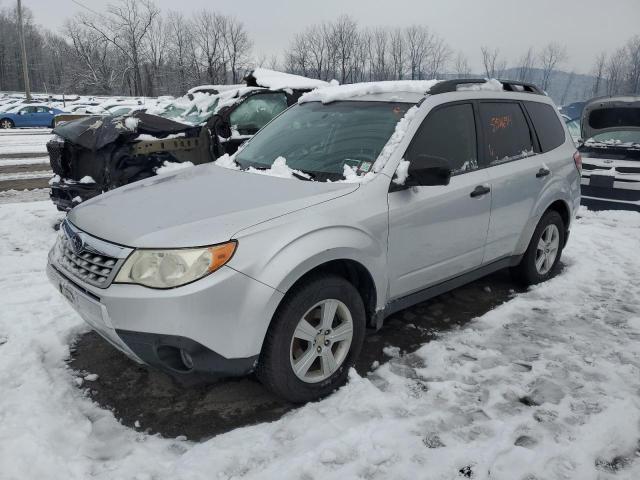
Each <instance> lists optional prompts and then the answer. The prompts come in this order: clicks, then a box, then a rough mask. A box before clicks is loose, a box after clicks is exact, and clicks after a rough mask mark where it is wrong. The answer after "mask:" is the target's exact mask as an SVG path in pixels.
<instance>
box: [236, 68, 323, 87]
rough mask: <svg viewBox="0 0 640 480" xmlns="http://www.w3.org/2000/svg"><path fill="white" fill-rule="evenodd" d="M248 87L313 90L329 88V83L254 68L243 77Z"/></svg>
mask: <svg viewBox="0 0 640 480" xmlns="http://www.w3.org/2000/svg"><path fill="white" fill-rule="evenodd" d="M245 81H246V82H247V85H248V86H254V87H265V88H268V89H270V90H285V89H294V90H296V89H297V90H313V89H314V88H322V87H327V86H329V85H330V84H329V82H325V81H323V80H317V79H315V78H308V77H303V76H300V75H293V74H291V73H283V72H276V71H275V70H268V69H266V68H256V69H255V70H253V71H252V72H251V73H249V74H248V75H247V76H246V77H245Z"/></svg>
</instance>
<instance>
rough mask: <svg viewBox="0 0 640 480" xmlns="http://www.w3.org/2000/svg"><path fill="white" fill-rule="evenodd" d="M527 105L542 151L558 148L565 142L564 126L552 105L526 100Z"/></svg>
mask: <svg viewBox="0 0 640 480" xmlns="http://www.w3.org/2000/svg"><path fill="white" fill-rule="evenodd" d="M525 107H526V109H527V112H529V116H530V117H531V121H532V122H533V128H535V129H536V133H537V134H538V140H540V147H541V148H542V153H545V152H548V151H550V150H553V149H554V148H558V147H559V146H560V145H562V144H563V143H564V128H562V124H561V123H560V120H559V119H558V115H557V114H556V111H555V109H554V108H553V107H552V106H551V105H547V104H546V103H538V102H525Z"/></svg>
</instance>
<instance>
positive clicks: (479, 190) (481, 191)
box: [469, 185, 491, 198]
mask: <svg viewBox="0 0 640 480" xmlns="http://www.w3.org/2000/svg"><path fill="white" fill-rule="evenodd" d="M490 191H491V189H490V188H489V187H487V186H486V185H478V186H477V187H476V188H475V189H474V190H473V192H471V193H470V194H469V196H470V197H471V198H475V197H481V196H482V195H486V194H487V193H489V192H490Z"/></svg>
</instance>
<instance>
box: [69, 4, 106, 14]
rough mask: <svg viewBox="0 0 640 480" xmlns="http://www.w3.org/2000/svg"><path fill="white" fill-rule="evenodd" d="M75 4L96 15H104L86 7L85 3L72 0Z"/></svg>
mask: <svg viewBox="0 0 640 480" xmlns="http://www.w3.org/2000/svg"><path fill="white" fill-rule="evenodd" d="M71 1H72V2H73V3H75V4H76V5H78V6H79V7H82V8H84V9H85V10H89V11H90V12H91V13H95V14H96V15H102V13H100V12H96V11H95V10H93V9H92V8H89V7H87V6H86V5H84V4H83V3H80V2H79V1H78V0H71Z"/></svg>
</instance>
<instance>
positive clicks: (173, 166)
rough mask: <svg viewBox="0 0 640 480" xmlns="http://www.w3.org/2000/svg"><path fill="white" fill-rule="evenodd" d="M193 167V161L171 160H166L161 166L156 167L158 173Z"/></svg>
mask: <svg viewBox="0 0 640 480" xmlns="http://www.w3.org/2000/svg"><path fill="white" fill-rule="evenodd" d="M190 167H193V163H191V162H170V161H168V160H165V161H164V163H163V164H162V166H161V167H158V168H156V175H162V174H164V173H173V172H177V171H178V170H184V169H185V168H190Z"/></svg>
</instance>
